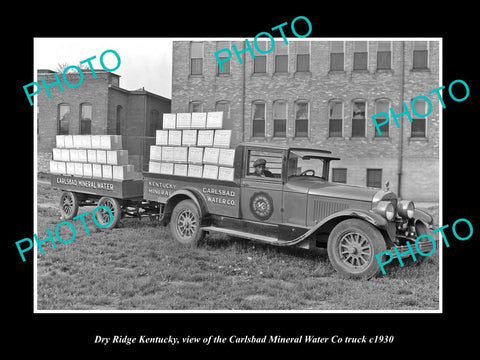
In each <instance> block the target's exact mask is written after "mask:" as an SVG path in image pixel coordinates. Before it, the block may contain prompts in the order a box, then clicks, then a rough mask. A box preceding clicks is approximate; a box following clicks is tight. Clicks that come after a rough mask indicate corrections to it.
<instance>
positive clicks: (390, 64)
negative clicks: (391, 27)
mask: <svg viewBox="0 0 480 360" xmlns="http://www.w3.org/2000/svg"><path fill="white" fill-rule="evenodd" d="M380 42H385V43H387V42H388V43H389V47H390V50H389V51H385V50H382V51H380V50H379V45H380V44H379V43H380ZM386 53H389V54H390V61H389V64H388V68H386V67H382V68H379V67H378V63H379V61H378V55H379V54H386ZM392 54H393V42H392V41H391V40H390V41H377V64H376V68H377V71H379V70H380V71H388V70H392Z"/></svg>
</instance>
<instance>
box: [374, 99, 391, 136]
mask: <svg viewBox="0 0 480 360" xmlns="http://www.w3.org/2000/svg"><path fill="white" fill-rule="evenodd" d="M389 108H390V101H388V100H387V99H379V100H377V101H376V102H375V114H378V113H379V112H384V113H387V114H388V109H389ZM376 120H377V123H378V124H381V123H383V122H384V121H385V120H386V116H385V115H379V116H378V117H376ZM380 131H381V132H382V135H379V134H378V130H377V127H376V126H375V137H389V135H390V134H389V133H390V122H387V123H386V124H385V125H382V126H380Z"/></svg>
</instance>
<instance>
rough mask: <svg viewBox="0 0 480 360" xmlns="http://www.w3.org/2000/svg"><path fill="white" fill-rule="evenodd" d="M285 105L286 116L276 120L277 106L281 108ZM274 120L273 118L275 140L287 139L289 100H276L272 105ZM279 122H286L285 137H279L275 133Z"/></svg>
mask: <svg viewBox="0 0 480 360" xmlns="http://www.w3.org/2000/svg"><path fill="white" fill-rule="evenodd" d="M280 104H281V105H285V114H284V116H285V117H284V118H276V117H275V106H279V105H280ZM272 118H273V137H275V138H286V137H287V130H288V121H287V119H288V102H287V100H275V101H274V102H273V104H272ZM278 121H282V122H284V125H285V135H277V134H276V133H275V123H276V122H278Z"/></svg>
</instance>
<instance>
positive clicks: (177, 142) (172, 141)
mask: <svg viewBox="0 0 480 360" xmlns="http://www.w3.org/2000/svg"><path fill="white" fill-rule="evenodd" d="M168 146H182V130H168Z"/></svg>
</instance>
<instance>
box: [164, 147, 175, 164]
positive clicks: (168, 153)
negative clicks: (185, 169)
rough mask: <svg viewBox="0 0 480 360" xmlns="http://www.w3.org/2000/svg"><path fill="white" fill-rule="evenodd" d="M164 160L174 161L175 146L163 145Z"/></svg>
mask: <svg viewBox="0 0 480 360" xmlns="http://www.w3.org/2000/svg"><path fill="white" fill-rule="evenodd" d="M162 161H165V162H173V147H171V146H163V147H162Z"/></svg>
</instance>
